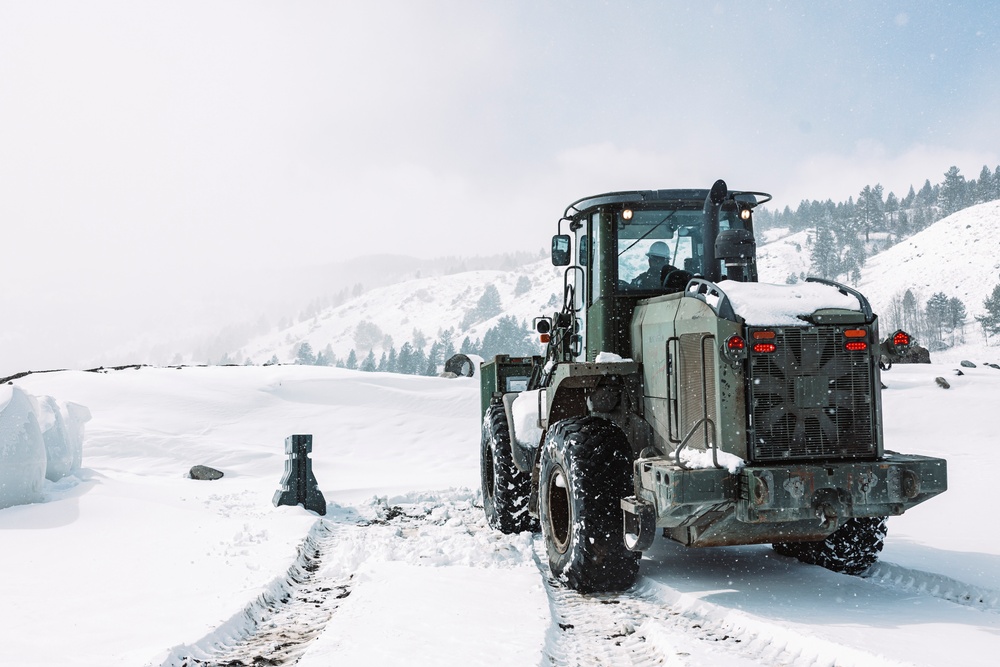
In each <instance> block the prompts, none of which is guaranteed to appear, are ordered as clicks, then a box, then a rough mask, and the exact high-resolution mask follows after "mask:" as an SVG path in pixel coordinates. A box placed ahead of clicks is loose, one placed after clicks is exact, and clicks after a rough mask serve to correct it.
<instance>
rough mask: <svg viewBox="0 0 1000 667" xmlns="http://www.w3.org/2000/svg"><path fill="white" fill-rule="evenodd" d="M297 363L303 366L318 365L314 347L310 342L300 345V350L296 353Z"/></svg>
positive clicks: (305, 341) (303, 342)
mask: <svg viewBox="0 0 1000 667" xmlns="http://www.w3.org/2000/svg"><path fill="white" fill-rule="evenodd" d="M295 363H297V364H301V365H303V366H312V365H313V364H315V363H316V357H315V356H314V355H313V351H312V345H310V344H309V341H307V340H304V341H302V343H301V344H300V345H299V349H298V351H297V352H296V353H295Z"/></svg>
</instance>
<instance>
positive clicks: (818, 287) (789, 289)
mask: <svg viewBox="0 0 1000 667" xmlns="http://www.w3.org/2000/svg"><path fill="white" fill-rule="evenodd" d="M719 287H720V288H722V291H723V292H725V293H726V294H727V295H728V296H729V300H730V302H731V303H732V304H733V310H735V311H736V314H737V315H739V316H740V317H742V318H743V319H744V320H746V323H747V324H749V325H751V326H790V325H801V324H802V320H801V319H799V316H800V315H810V314H812V313H813V312H815V311H817V310H819V309H821V308H844V309H847V310H859V309H860V308H861V304H860V303H858V300H857V298H855V297H853V296H851V295H849V294H841V293H840V291H838V290H837V288H835V287H831V286H830V285H824V284H822V283H796V284H794V285H772V284H770V283H739V282H735V281H729V280H727V281H724V282H722V283H720V284H719Z"/></svg>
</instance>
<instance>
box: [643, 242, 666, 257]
mask: <svg viewBox="0 0 1000 667" xmlns="http://www.w3.org/2000/svg"><path fill="white" fill-rule="evenodd" d="M646 257H662V258H663V259H666V260H669V259H670V248H668V247H667V244H666V243H664V242H663V241H657V242H656V243H654V244H653V245H651V246H649V252H647V253H646Z"/></svg>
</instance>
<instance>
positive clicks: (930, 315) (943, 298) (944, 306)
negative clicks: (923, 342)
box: [924, 292, 949, 340]
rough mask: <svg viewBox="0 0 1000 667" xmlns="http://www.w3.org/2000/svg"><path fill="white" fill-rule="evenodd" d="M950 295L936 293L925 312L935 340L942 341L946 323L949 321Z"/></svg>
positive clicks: (930, 299) (928, 301) (928, 302)
mask: <svg viewBox="0 0 1000 667" xmlns="http://www.w3.org/2000/svg"><path fill="white" fill-rule="evenodd" d="M948 310H949V308H948V295H946V294H945V293H944V292H935V293H934V295H933V296H931V298H929V299H928V300H927V305H926V306H925V307H924V312H925V313H926V314H927V326H928V327H929V328H930V333H931V336H932V337H933V339H934V340H941V338H942V334H943V330H944V326H945V322H947V321H948Z"/></svg>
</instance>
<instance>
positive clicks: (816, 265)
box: [811, 227, 840, 278]
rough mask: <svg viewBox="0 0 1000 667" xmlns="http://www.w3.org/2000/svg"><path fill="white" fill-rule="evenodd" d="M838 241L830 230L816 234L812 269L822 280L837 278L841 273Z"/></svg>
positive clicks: (825, 229)
mask: <svg viewBox="0 0 1000 667" xmlns="http://www.w3.org/2000/svg"><path fill="white" fill-rule="evenodd" d="M836 243H837V242H836V239H835V238H834V237H833V233H832V232H831V231H830V229H829V228H826V227H824V228H822V229H820V230H818V231H817V232H816V243H815V245H813V249H812V256H811V259H812V268H813V270H814V271H816V273H817V274H818V275H819V276H820V277H821V278H835V277H836V276H837V274H838V273H840V257H839V256H838V254H837V245H836Z"/></svg>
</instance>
